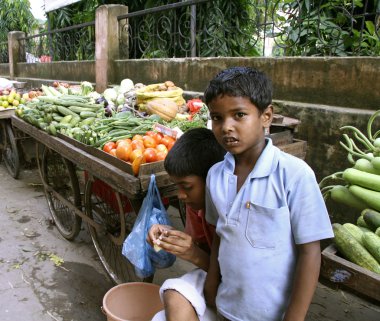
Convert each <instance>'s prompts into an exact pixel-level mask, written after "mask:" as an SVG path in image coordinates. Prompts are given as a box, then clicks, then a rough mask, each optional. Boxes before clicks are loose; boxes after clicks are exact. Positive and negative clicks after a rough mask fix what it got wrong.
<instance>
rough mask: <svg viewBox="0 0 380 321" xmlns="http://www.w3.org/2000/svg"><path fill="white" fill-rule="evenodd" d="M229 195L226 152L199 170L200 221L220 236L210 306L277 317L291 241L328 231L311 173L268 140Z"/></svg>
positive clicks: (249, 317)
mask: <svg viewBox="0 0 380 321" xmlns="http://www.w3.org/2000/svg"><path fill="white" fill-rule="evenodd" d="M266 142H267V144H266V147H265V149H264V150H263V152H262V154H261V156H260V158H259V159H258V161H257V163H256V165H255V167H254V169H253V170H252V172H251V173H250V175H249V176H248V177H247V179H246V181H245V183H244V184H243V186H242V187H241V189H240V190H239V193H236V190H237V189H236V187H237V177H236V176H235V175H234V168H235V160H234V157H233V155H231V154H229V153H227V154H226V156H225V159H224V161H223V162H220V163H217V164H215V165H214V166H213V167H212V168H211V169H210V171H209V173H208V176H207V189H206V219H207V220H208V221H209V223H211V224H215V225H216V232H217V234H218V235H219V237H220V248H219V257H218V260H219V265H220V270H221V275H222V281H221V284H220V286H219V289H218V294H217V298H216V304H217V308H218V311H219V313H221V314H222V315H223V316H225V317H226V318H228V319H230V320H231V321H237V320H246V321H278V320H282V318H283V314H284V312H285V310H286V307H287V305H288V302H289V297H290V291H291V287H292V282H293V277H294V270H295V265H296V259H297V253H296V244H303V243H309V242H313V241H317V240H321V239H325V238H331V237H333V232H332V228H331V223H330V219H329V216H328V213H327V210H326V206H325V203H324V200H323V198H322V195H321V193H320V190H319V187H318V184H317V181H316V178H315V175H314V172H313V171H312V169H311V168H310V167H309V166H308V165H307V164H306V163H305V162H304V161H302V160H301V159H298V158H296V157H294V156H292V155H290V154H287V153H284V152H282V151H280V150H279V149H278V148H277V147H275V146H273V144H272V141H271V140H270V139H267V140H266Z"/></svg>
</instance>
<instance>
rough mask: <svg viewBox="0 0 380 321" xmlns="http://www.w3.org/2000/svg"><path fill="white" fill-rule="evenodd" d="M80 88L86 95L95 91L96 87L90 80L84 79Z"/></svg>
mask: <svg viewBox="0 0 380 321" xmlns="http://www.w3.org/2000/svg"><path fill="white" fill-rule="evenodd" d="M80 89H81V90H82V95H83V96H86V95H88V94H89V93H90V92H92V91H94V87H93V86H92V84H91V83H90V82H88V81H82V82H81V83H80Z"/></svg>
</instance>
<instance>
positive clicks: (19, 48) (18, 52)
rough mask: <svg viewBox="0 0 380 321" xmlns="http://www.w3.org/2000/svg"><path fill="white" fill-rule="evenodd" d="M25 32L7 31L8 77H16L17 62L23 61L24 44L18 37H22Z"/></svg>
mask: <svg viewBox="0 0 380 321" xmlns="http://www.w3.org/2000/svg"><path fill="white" fill-rule="evenodd" d="M24 37H25V33H24V32H21V31H11V32H9V33H8V55H9V77H10V78H11V79H15V78H16V77H17V63H18V62H23V61H25V49H24V48H25V46H24V45H22V44H20V42H19V39H20V38H24Z"/></svg>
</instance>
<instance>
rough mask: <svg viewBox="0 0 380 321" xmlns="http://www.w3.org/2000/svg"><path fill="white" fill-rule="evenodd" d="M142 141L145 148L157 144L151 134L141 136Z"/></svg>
mask: <svg viewBox="0 0 380 321" xmlns="http://www.w3.org/2000/svg"><path fill="white" fill-rule="evenodd" d="M143 142H144V146H145V148H148V147H151V148H155V147H156V146H157V143H156V141H155V139H154V138H153V137H152V136H148V135H145V136H144V137H143Z"/></svg>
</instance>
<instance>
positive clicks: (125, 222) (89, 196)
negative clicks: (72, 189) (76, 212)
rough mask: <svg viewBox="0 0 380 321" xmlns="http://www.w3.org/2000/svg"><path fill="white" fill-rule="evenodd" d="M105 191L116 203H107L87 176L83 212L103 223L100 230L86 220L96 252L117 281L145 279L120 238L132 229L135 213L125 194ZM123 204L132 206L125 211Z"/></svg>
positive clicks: (117, 282) (123, 237) (118, 282)
mask: <svg viewBox="0 0 380 321" xmlns="http://www.w3.org/2000/svg"><path fill="white" fill-rule="evenodd" d="M95 180H96V179H95ZM108 192H109V193H114V199H116V203H115V204H109V202H106V201H104V199H103V198H104V197H100V196H98V195H97V193H95V192H94V179H93V178H89V179H88V180H87V182H86V187H85V192H84V204H85V212H86V215H87V216H88V217H89V218H91V219H92V220H94V222H96V223H98V224H99V225H100V226H101V227H102V229H101V230H100V229H96V228H95V227H94V226H92V225H90V224H87V226H88V230H89V233H90V235H91V238H92V241H93V243H94V246H95V249H96V252H97V253H98V255H99V258H100V261H101V262H102V264H103V266H104V268H105V270H106V272H107V273H108V274H109V276H110V277H111V279H112V280H113V281H114V282H115V283H116V284H120V283H125V282H134V281H140V282H141V281H146V280H143V279H141V278H139V277H138V276H137V275H136V274H135V270H134V267H133V265H132V264H131V263H130V262H129V261H128V260H127V259H126V258H125V257H124V256H123V254H122V253H121V251H122V247H123V242H124V240H125V238H126V236H127V235H128V234H129V233H130V231H131V230H132V228H133V224H134V222H135V220H136V217H137V215H136V213H135V211H134V210H133V209H132V205H131V204H130V202H129V200H128V199H127V198H126V197H124V196H121V195H120V193H118V192H115V191H113V190H112V189H110V190H108ZM127 203H128V204H127ZM126 207H128V208H129V209H132V210H131V211H130V212H127V213H126V211H125V208H126Z"/></svg>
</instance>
